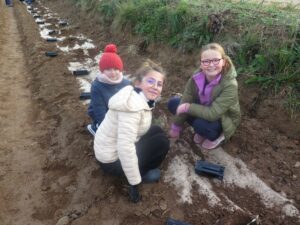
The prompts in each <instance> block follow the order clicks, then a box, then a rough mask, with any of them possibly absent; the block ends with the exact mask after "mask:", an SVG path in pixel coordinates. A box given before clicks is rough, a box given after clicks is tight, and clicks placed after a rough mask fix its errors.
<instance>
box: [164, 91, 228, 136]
mask: <svg viewBox="0 0 300 225" xmlns="http://www.w3.org/2000/svg"><path fill="white" fill-rule="evenodd" d="M179 103H180V98H179V97H178V96H175V97H171V98H170V99H169V101H168V109H169V111H170V112H171V113H172V114H173V115H175V114H176V109H177V107H178V105H179ZM187 123H188V124H189V125H191V126H192V127H193V128H194V131H195V132H196V133H197V134H199V135H201V136H202V137H204V138H206V139H208V140H210V141H214V140H216V139H217V138H218V137H219V136H220V134H221V133H222V131H223V129H222V124H221V119H218V120H216V121H213V122H210V121H207V120H205V119H201V118H195V117H192V116H189V117H188V118H187Z"/></svg>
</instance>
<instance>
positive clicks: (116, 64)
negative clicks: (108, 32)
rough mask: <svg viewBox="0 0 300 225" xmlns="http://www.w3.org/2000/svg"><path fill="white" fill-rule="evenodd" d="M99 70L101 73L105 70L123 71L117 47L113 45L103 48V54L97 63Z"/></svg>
mask: <svg viewBox="0 0 300 225" xmlns="http://www.w3.org/2000/svg"><path fill="white" fill-rule="evenodd" d="M99 69H100V71H101V72H103V71H104V70H107V69H118V70H120V71H122V70H123V62H122V59H121V58H120V56H119V55H118V54H117V47H116V45H114V44H108V45H106V46H105V49H104V52H103V54H102V56H101V58H100V61H99Z"/></svg>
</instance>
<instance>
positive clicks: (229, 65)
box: [200, 43, 233, 75]
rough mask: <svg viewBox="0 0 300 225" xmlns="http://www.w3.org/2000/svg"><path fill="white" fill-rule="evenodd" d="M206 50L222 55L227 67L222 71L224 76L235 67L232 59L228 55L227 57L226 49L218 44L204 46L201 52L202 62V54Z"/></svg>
mask: <svg viewBox="0 0 300 225" xmlns="http://www.w3.org/2000/svg"><path fill="white" fill-rule="evenodd" d="M206 50H215V51H218V52H219V53H220V54H221V56H222V58H223V59H224V60H225V65H224V67H223V69H222V74H223V75H225V74H227V73H228V71H229V70H230V69H231V68H232V67H233V63H232V61H231V59H230V57H229V56H228V55H226V53H225V50H224V48H223V47H222V46H221V45H219V44H218V43H210V44H207V45H204V46H203V47H202V48H201V50H200V60H201V56H202V53H203V52H204V51H206Z"/></svg>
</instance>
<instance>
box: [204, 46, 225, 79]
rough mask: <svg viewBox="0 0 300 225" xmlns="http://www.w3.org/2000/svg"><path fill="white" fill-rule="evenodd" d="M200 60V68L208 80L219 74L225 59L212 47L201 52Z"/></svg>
mask: <svg viewBox="0 0 300 225" xmlns="http://www.w3.org/2000/svg"><path fill="white" fill-rule="evenodd" d="M200 60H201V61H200V68H201V70H202V72H203V73H204V74H205V76H206V79H207V80H209V81H211V80H213V79H214V78H215V77H216V76H217V75H218V74H220V73H221V71H222V69H223V67H224V65H225V60H224V59H223V57H222V54H221V53H220V52H219V51H217V50H213V49H208V50H205V51H204V52H202V54H201V59H200Z"/></svg>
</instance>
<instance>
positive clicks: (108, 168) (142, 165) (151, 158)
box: [100, 126, 170, 176]
mask: <svg viewBox="0 0 300 225" xmlns="http://www.w3.org/2000/svg"><path fill="white" fill-rule="evenodd" d="M169 148H170V142H169V139H168V138H167V136H166V135H165V134H164V132H163V130H162V129H161V128H160V127H159V126H152V127H150V129H149V130H148V132H147V133H146V134H145V135H143V136H142V137H141V139H140V140H139V141H138V142H137V143H136V154H137V157H138V163H139V169H140V173H141V175H142V176H143V175H144V174H146V173H147V172H148V171H149V170H151V169H155V168H158V167H159V166H160V164H161V163H162V161H163V160H164V159H165V157H166V155H167V153H168V151H169ZM100 166H101V168H102V169H103V171H104V173H107V174H110V175H113V176H125V174H124V171H123V169H122V166H121V162H120V160H117V161H115V162H113V163H101V162H100Z"/></svg>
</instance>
